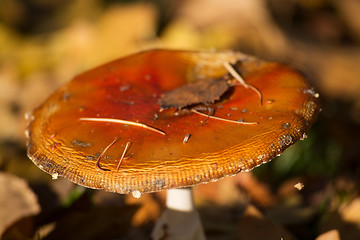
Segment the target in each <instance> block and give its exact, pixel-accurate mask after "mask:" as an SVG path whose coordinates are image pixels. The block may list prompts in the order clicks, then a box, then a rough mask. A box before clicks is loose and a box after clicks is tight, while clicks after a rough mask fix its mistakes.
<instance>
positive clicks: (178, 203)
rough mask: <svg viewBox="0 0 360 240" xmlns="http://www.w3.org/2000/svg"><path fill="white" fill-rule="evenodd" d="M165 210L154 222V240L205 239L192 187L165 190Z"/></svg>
mask: <svg viewBox="0 0 360 240" xmlns="http://www.w3.org/2000/svg"><path fill="white" fill-rule="evenodd" d="M166 207H167V208H166V210H165V211H164V213H163V215H162V216H161V217H160V219H159V220H158V221H157V222H156V225H155V228H154V230H153V233H152V238H153V239H154V240H160V239H167V240H205V239H206V238H205V234H204V231H203V228H202V225H201V221H200V217H199V214H198V212H197V211H196V209H195V206H194V199H193V192H192V188H182V189H170V190H167V199H166Z"/></svg>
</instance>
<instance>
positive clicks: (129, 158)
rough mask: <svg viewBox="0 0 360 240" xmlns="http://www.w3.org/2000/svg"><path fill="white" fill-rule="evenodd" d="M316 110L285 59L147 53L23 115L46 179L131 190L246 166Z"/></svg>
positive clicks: (89, 76) (206, 178)
mask: <svg viewBox="0 0 360 240" xmlns="http://www.w3.org/2000/svg"><path fill="white" fill-rule="evenodd" d="M318 111H319V103H318V94H317V93H315V92H314V90H313V89H312V88H311V86H310V85H309V83H308V82H307V81H306V80H305V78H304V77H303V76H302V75H301V74H300V73H299V72H298V71H296V70H294V69H292V68H290V67H288V66H286V65H284V64H281V63H273V62H265V61H261V60H258V59H256V58H254V57H250V56H247V55H244V54H242V53H239V52H230V51H228V52H195V51H171V50H151V51H146V52H142V53H139V54H135V55H131V56H128V57H125V58H122V59H119V60H116V61H114V62H111V63H108V64H106V65H103V66H100V67H98V68H95V69H93V70H90V71H88V72H85V73H83V74H81V75H79V76H77V77H75V78H74V79H73V80H72V81H70V82H69V83H67V84H65V85H64V86H63V87H61V88H60V89H59V90H57V91H56V92H55V93H54V94H52V95H51V96H50V97H49V98H48V99H47V100H46V102H45V103H43V104H42V105H41V106H40V107H39V108H37V109H35V110H34V111H33V113H32V114H31V115H29V118H30V124H29V126H28V129H27V136H28V142H27V146H28V156H29V157H30V159H31V160H32V161H33V162H34V163H35V164H36V165H37V166H38V167H39V168H41V169H42V170H43V171H45V172H47V173H49V174H51V175H52V176H53V177H54V178H56V177H57V176H64V177H66V178H68V179H70V180H71V181H73V182H74V183H76V184H79V185H82V186H85V187H89V188H94V189H104V190H107V191H111V192H117V193H122V194H126V193H132V194H133V195H134V196H138V197H139V196H140V195H141V194H143V193H147V192H155V191H160V190H167V189H176V188H184V187H191V186H194V185H196V184H199V183H208V182H212V181H216V180H218V179H221V178H223V177H227V176H231V175H234V174H237V173H239V172H242V171H250V170H251V169H253V168H254V167H256V166H259V165H261V164H263V163H266V162H268V161H270V160H271V159H273V158H274V157H275V156H278V155H279V154H281V153H282V152H283V151H284V150H285V149H286V148H288V147H290V146H291V145H292V144H294V143H295V142H296V141H298V140H300V139H303V138H305V136H306V132H307V131H308V130H309V128H310V126H311V125H312V124H313V123H314V121H315V119H316V116H317V113H318ZM188 191H190V190H188ZM184 192H185V194H187V196H188V199H191V197H189V196H191V194H190V195H189V192H187V193H186V191H184ZM170 198H171V197H170ZM175 198H178V197H175ZM188 203H189V202H188ZM168 204H169V205H168V206H171V203H169V201H168ZM183 204H184V203H181V204H180V205H181V206H184V205H183ZM189 206H190V207H187V209H188V211H190V212H191V211H194V209H193V205H192V204H191V203H190V205H189ZM172 227H173V226H171V225H168V229H167V231H169V233H170V232H171V231H172V230H171V228H172ZM194 231H197V230H196V229H195V230H194ZM200 235H201V234H200Z"/></svg>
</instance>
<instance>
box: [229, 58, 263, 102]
mask: <svg viewBox="0 0 360 240" xmlns="http://www.w3.org/2000/svg"><path fill="white" fill-rule="evenodd" d="M224 67H225V68H226V70H227V71H228V72H229V73H230V74H231V76H233V78H235V79H236V80H237V81H238V82H239V83H240V84H241V85H242V86H244V87H245V88H250V89H251V90H253V91H255V92H256V93H257V95H259V98H260V99H259V102H260V105H262V94H261V92H260V90H259V89H257V88H256V87H254V86H252V85H250V84H247V83H246V82H245V81H244V79H243V78H242V77H241V75H240V74H239V73H238V72H237V71H236V70H235V68H234V67H233V66H232V65H231V64H230V63H228V62H224Z"/></svg>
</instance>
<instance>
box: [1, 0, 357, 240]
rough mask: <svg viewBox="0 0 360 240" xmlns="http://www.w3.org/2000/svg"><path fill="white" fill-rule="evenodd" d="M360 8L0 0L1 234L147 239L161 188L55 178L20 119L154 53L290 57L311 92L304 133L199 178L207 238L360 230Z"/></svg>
mask: <svg viewBox="0 0 360 240" xmlns="http://www.w3.org/2000/svg"><path fill="white" fill-rule="evenodd" d="M359 12H360V1H357V0H342V1H337V0H291V1H289V0H172V1H167V0H154V1H150V0H149V1H135V0H51V1H46V0H1V1H0V238H1V236H2V239H77V240H79V239H140V240H141V239H150V233H151V230H152V228H153V226H154V221H155V220H156V219H157V218H158V217H159V216H160V215H161V212H162V211H163V209H164V197H165V196H164V193H162V192H160V193H156V194H145V195H143V196H142V197H141V198H140V199H135V198H133V197H132V196H123V195H119V194H113V193H108V192H104V191H94V190H89V189H84V188H82V187H78V186H75V185H74V184H72V183H71V182H69V181H67V180H66V179H62V178H61V179H58V180H51V176H50V175H48V174H46V173H44V172H42V171H41V170H40V169H38V168H37V167H36V166H35V165H34V164H33V163H32V162H31V161H30V160H29V159H28V158H27V156H26V139H25V135H24V131H25V128H26V124H27V122H26V120H25V119H24V115H25V113H26V112H29V111H31V110H32V109H34V108H35V107H37V106H38V105H39V104H41V103H42V102H43V101H44V100H45V99H46V98H47V97H48V96H49V95H50V94H51V93H52V92H53V91H55V90H56V89H57V88H58V87H59V86H61V85H62V84H64V83H66V82H68V81H70V80H71V79H72V78H73V77H74V76H75V75H77V74H78V73H81V72H83V71H86V70H88V69H91V68H93V67H96V66H98V65H100V64H103V63H105V62H108V61H111V60H113V59H116V58H119V57H122V56H125V55H128V54H132V53H136V52H138V51H142V50H146V49H151V48H172V49H184V50H186V49H194V50H209V49H219V50H222V49H233V50H239V51H242V52H244V53H247V54H252V55H256V56H258V57H260V58H264V59H266V60H272V61H281V62H285V63H288V64H290V65H292V66H295V67H297V68H299V69H300V70H302V71H303V72H304V74H305V75H306V76H307V77H308V79H309V81H310V82H311V83H312V84H313V85H314V86H315V88H316V90H317V91H318V92H319V93H320V97H321V100H322V112H321V113H320V115H319V118H318V121H317V122H316V123H315V125H314V126H313V128H312V129H311V130H310V132H309V133H308V137H307V139H306V140H305V141H301V142H298V143H296V144H295V145H294V146H292V147H291V148H290V149H288V150H286V151H285V153H284V154H283V155H282V156H281V157H278V158H277V159H275V160H273V161H272V162H270V163H267V164H265V165H263V166H261V167H259V168H257V169H255V170H253V171H252V172H250V173H240V174H238V175H237V176H235V177H231V178H226V179H223V180H221V181H218V182H217V183H210V184H206V185H200V186H198V187H196V192H195V196H196V205H197V208H198V209H199V211H200V216H201V218H202V221H203V225H204V228H205V232H206V235H207V237H208V239H224V240H225V239H281V238H282V237H283V238H284V239H309V240H310V239H318V240H324V239H333V240H337V239H342V240H346V239H349V240H350V239H358V238H360V196H359V183H360V161H359V160H360V137H359V136H360V15H359ZM299 182H300V183H303V184H304V188H303V189H302V190H300V191H299V190H297V189H296V188H294V185H295V184H296V183H299Z"/></svg>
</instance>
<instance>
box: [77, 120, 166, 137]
mask: <svg viewBox="0 0 360 240" xmlns="http://www.w3.org/2000/svg"><path fill="white" fill-rule="evenodd" d="M79 120H80V121H92V122H112V123H120V124H126V125H131V126H136V127H141V128H145V129H148V130H151V131H153V132H157V133H160V134H161V135H166V133H165V132H164V131H162V130H160V129H157V128H154V127H151V126H149V125H146V124H144V123H138V122H132V121H127V120H121V119H115V118H86V117H85V118H80V119H79Z"/></svg>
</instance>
